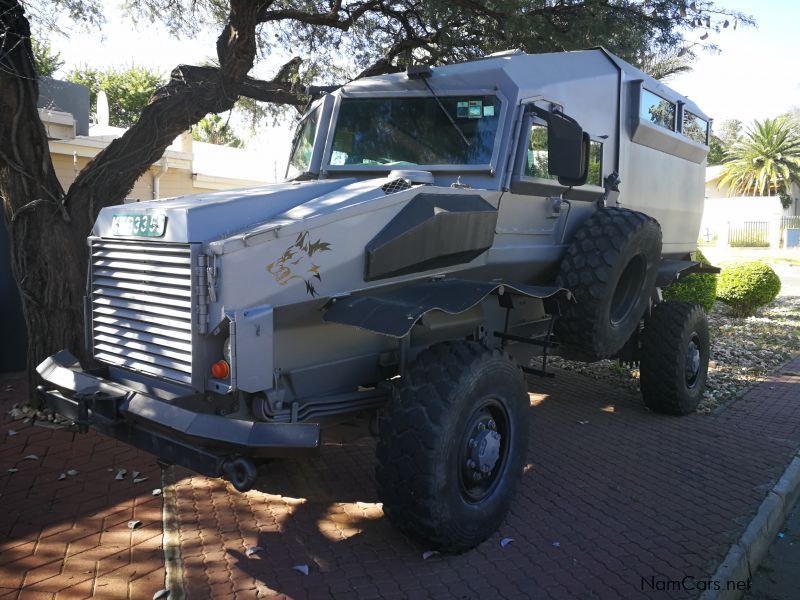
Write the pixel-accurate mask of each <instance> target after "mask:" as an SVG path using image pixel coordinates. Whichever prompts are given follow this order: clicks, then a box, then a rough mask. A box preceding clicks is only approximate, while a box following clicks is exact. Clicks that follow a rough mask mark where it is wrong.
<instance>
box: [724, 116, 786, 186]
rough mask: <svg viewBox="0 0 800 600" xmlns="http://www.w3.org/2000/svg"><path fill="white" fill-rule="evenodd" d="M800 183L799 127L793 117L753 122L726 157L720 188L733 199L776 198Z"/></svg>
mask: <svg viewBox="0 0 800 600" xmlns="http://www.w3.org/2000/svg"><path fill="white" fill-rule="evenodd" d="M793 182H800V124H798V122H797V121H795V120H793V119H791V118H790V117H786V116H784V117H778V118H777V119H765V120H764V121H757V120H756V121H753V124H752V125H751V126H750V127H748V128H747V130H746V131H745V134H744V135H743V136H742V137H741V138H740V139H739V140H737V141H736V142H734V143H733V145H732V146H731V147H730V149H729V150H728V151H727V152H726V153H725V162H724V163H723V170H722V176H721V177H720V180H719V187H720V188H722V187H724V186H729V192H730V195H737V194H738V195H742V196H751V195H752V196H759V195H760V196H774V195H779V194H780V193H781V192H783V193H784V194H786V193H789V192H790V190H791V184H792V183H793Z"/></svg>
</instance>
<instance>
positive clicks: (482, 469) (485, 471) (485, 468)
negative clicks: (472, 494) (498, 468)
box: [481, 465, 489, 473]
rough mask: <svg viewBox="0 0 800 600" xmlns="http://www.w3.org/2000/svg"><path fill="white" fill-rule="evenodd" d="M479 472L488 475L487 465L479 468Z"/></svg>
mask: <svg viewBox="0 0 800 600" xmlns="http://www.w3.org/2000/svg"><path fill="white" fill-rule="evenodd" d="M481 471H482V472H483V473H488V472H489V467H488V466H487V465H483V466H482V467H481Z"/></svg>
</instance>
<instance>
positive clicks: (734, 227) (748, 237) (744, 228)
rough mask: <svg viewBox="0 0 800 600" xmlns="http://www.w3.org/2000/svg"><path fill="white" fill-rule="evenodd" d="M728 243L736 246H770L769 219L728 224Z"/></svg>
mask: <svg viewBox="0 0 800 600" xmlns="http://www.w3.org/2000/svg"><path fill="white" fill-rule="evenodd" d="M728 244H729V245H730V246H734V247H747V248H766V247H769V221H745V222H743V223H731V224H730V225H728Z"/></svg>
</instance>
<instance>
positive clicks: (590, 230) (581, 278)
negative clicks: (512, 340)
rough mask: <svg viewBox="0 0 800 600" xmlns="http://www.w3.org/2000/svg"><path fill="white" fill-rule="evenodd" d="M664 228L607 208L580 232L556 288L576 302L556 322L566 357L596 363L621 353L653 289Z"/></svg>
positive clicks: (643, 217)
mask: <svg viewBox="0 0 800 600" xmlns="http://www.w3.org/2000/svg"><path fill="white" fill-rule="evenodd" d="M660 261H661V227H660V226H659V224H658V222H657V221H656V220H655V219H653V218H651V217H648V216H647V215H645V214H642V213H640V212H636V211H633V210H628V209H625V208H616V207H613V208H604V209H600V210H598V211H597V212H596V213H595V214H593V215H592V216H591V217H589V218H588V219H587V220H586V222H584V223H583V224H582V225H581V226H580V227H579V228H578V229H577V230H576V231H575V234H574V235H573V237H572V240H571V241H570V244H569V247H568V248H567V252H566V254H565V255H564V258H563V259H562V261H561V265H560V267H559V273H558V276H557V277H556V282H557V284H558V285H559V286H561V287H565V288H567V289H568V290H570V291H571V292H572V293H573V294H574V295H575V299H576V300H577V302H576V303H573V304H571V305H570V306H569V307H568V308H567V310H566V312H565V314H564V315H562V316H561V317H560V318H559V319H558V321H557V322H556V335H557V336H558V338H559V340H560V342H561V344H562V347H563V348H562V354H563V355H564V356H566V357H568V358H573V359H578V360H585V361H594V360H599V359H602V358H609V357H612V356H614V354H615V353H616V352H617V351H618V350H619V349H620V348H622V346H623V345H624V344H625V342H626V341H627V340H628V338H629V337H630V336H631V334H633V332H634V330H635V329H636V328H637V326H638V325H639V322H640V321H641V319H642V317H643V316H644V313H645V311H646V310H647V307H648V306H649V303H650V298H651V296H652V294H653V291H654V289H655V283H656V277H657V276H658V266H659V263H660Z"/></svg>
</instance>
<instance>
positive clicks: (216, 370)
mask: <svg viewBox="0 0 800 600" xmlns="http://www.w3.org/2000/svg"><path fill="white" fill-rule="evenodd" d="M230 373H231V368H230V367H229V366H228V362H227V361H225V360H219V361H217V362H215V363H214V364H213V365H211V375H212V376H213V377H214V379H225V378H226V377H227V376H228V375H230Z"/></svg>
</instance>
